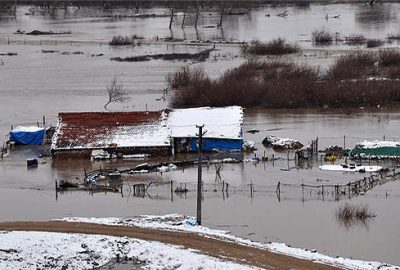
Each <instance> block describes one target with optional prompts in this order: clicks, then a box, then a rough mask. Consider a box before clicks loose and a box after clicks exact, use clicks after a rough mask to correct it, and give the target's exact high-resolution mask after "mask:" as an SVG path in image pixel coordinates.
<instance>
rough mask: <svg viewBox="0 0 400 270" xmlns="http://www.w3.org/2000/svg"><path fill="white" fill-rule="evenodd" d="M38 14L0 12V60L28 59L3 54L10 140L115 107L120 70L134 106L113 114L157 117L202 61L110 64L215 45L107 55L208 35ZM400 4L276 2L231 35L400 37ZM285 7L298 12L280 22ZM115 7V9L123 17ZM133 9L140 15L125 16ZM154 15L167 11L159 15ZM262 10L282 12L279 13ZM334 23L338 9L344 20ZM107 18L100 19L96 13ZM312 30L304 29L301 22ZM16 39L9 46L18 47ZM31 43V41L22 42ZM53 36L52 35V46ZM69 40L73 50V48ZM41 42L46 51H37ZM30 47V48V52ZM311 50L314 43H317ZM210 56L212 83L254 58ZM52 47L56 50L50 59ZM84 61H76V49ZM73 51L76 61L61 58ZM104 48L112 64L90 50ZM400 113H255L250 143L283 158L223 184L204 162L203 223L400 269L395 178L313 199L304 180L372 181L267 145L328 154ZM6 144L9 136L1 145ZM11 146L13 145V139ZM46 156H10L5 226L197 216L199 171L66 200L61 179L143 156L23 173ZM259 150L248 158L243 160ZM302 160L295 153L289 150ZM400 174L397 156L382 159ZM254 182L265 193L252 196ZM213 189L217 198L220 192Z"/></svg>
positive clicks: (226, 172) (28, 150)
mask: <svg viewBox="0 0 400 270" xmlns="http://www.w3.org/2000/svg"><path fill="white" fill-rule="evenodd" d="M28 9H29V8H28V7H22V8H21V9H20V10H19V11H18V16H17V18H11V17H0V53H3V52H16V53H18V55H17V56H0V58H1V59H2V61H3V62H4V65H0V134H2V136H5V135H6V134H7V132H8V130H9V129H10V126H11V125H14V126H16V125H19V124H28V123H36V121H41V119H42V115H45V116H46V117H47V123H48V124H53V125H54V124H55V123H56V117H57V113H58V112H60V111H102V110H103V105H104V103H105V100H106V90H105V88H106V84H107V83H108V82H109V81H110V80H111V79H112V78H113V76H115V75H118V76H119V77H120V78H121V80H122V82H123V83H124V85H125V86H126V88H127V91H128V92H129V96H130V97H131V99H130V100H129V101H128V102H127V103H124V104H115V105H113V106H110V108H111V109H112V110H144V109H145V108H146V105H147V108H148V109H149V110H156V109H161V108H165V107H168V106H169V103H168V99H167V100H166V101H163V100H157V99H159V98H160V97H161V95H162V90H163V89H164V88H165V87H166V83H165V75H166V74H167V73H169V72H173V71H175V70H176V69H178V68H179V67H182V66H186V65H191V64H193V63H191V62H178V61H162V60H154V61H148V62H136V63H118V62H114V61H110V58H111V57H115V56H121V57H124V56H131V55H143V54H148V53H156V52H157V53H160V52H161V53H162V52H196V51H200V50H203V49H204V48H209V47H211V46H212V45H206V46H200V47H199V46H187V45H182V44H179V45H178V44H176V45H172V44H167V43H162V42H154V43H153V44H144V45H142V46H138V47H133V48H126V47H124V48H110V47H109V46H108V45H107V44H106V43H107V41H108V40H110V39H111V37H112V36H113V35H117V34H121V35H128V34H138V35H142V36H144V37H146V38H149V39H153V38H155V37H156V36H159V38H162V37H168V36H171V35H173V37H174V38H183V37H184V36H183V35H185V37H184V38H186V39H198V37H196V33H195V31H194V29H193V27H191V26H190V25H191V24H192V23H193V20H192V18H189V19H188V27H187V28H185V29H184V30H182V29H181V28H180V18H179V17H178V18H177V19H176V20H175V22H174V27H173V30H172V32H170V31H169V30H168V25H167V22H168V18H148V19H137V18H136V19H133V18H126V19H113V18H102V17H100V15H101V14H102V12H100V11H99V10H94V11H93V10H88V9H86V8H84V7H82V8H81V10H75V11H74V10H71V11H70V13H68V14H67V15H64V14H58V15H57V16H56V17H50V16H42V15H34V16H31V15H25V13H26V12H27V11H28ZM399 9H400V4H395V3H393V4H389V3H388V4H381V5H377V6H375V7H373V8H371V7H367V6H364V5H351V4H345V5H344V4H337V5H336V4H335V5H311V6H309V7H306V8H304V7H302V8H299V7H295V6H277V7H270V6H267V7H263V8H257V9H254V10H250V12H249V14H246V15H235V16H226V17H225V19H224V27H223V35H224V39H228V40H229V39H234V40H248V39H259V40H269V39H272V38H276V37H278V36H283V37H285V38H287V39H288V40H293V41H297V42H299V43H302V44H305V46H311V44H310V42H308V41H303V40H309V39H310V33H311V32H312V30H314V29H316V28H320V27H325V28H326V29H329V30H331V31H335V32H336V31H338V32H340V33H343V34H350V33H361V34H364V35H365V36H368V37H379V38H384V37H385V36H386V35H387V34H388V33H398V32H399V31H400V29H399V25H400V24H399V20H400V19H399V18H398V16H399V15H398V14H399V12H398V11H399ZM284 10H288V14H289V16H287V18H286V19H285V18H281V17H277V16H275V14H277V13H279V12H282V11H284ZM123 11H124V10H117V11H115V12H123ZM125 12H133V11H125ZM152 12H165V11H163V10H160V9H154V10H150V11H149V13H152ZM265 14H271V16H270V17H267V16H265ZM326 14H328V16H330V15H332V16H334V15H337V14H340V15H341V16H340V17H341V19H340V20H339V19H333V18H329V19H328V20H326V19H325V16H326ZM94 16H97V17H94ZM217 21H218V14H217V13H216V12H214V11H212V12H211V15H209V13H208V12H207V13H206V12H204V13H203V14H202V17H201V23H200V25H201V27H199V33H198V34H199V35H200V38H201V39H220V38H221V35H222V33H221V30H220V29H216V28H203V26H206V25H213V24H216V22H217ZM300 22H301V23H300ZM17 29H21V30H25V31H31V30H34V29H39V30H62V31H71V32H72V34H71V35H63V36H52V37H29V36H24V35H22V36H21V35H13V34H12V33H13V32H15V31H16V30H17ZM7 37H10V40H11V42H10V44H7V42H8V41H7ZM24 39H25V41H24ZM41 40H42V41H41ZM71 41H72V43H71ZM40 42H42V45H40ZM24 43H25V44H24ZM307 44H308V45H307ZM216 48H217V49H218V50H217V51H214V52H213V54H212V56H211V57H210V59H209V60H208V61H206V62H203V63H196V65H200V66H202V67H203V68H204V69H205V70H206V72H207V73H208V74H210V75H211V76H213V77H216V76H219V75H221V74H222V73H223V72H224V71H225V70H227V69H229V68H231V67H235V66H237V65H239V64H240V63H241V62H243V61H245V59H244V58H243V57H242V56H241V55H240V53H239V48H238V47H237V46H234V45H229V44H228V45H217V46H216ZM42 50H55V51H57V52H54V53H43V52H42ZM78 51H79V52H82V53H83V54H76V55H74V54H73V52H78ZM63 52H69V53H71V54H70V55H63V54H62V53H63ZM98 54H103V55H102V56H92V55H98ZM307 61H310V62H315V61H316V62H324V61H328V62H329V61H332V56H331V55H330V56H328V57H326V59H325V58H318V56H317V57H315V58H309V59H308V60H307ZM399 126H400V113H399V111H398V110H396V109H394V110H388V109H385V108H376V109H375V110H365V109H362V108H359V109H354V110H352V111H289V112H287V111H262V110H245V120H244V126H243V129H244V131H246V130H250V129H258V130H260V132H259V133H256V134H250V133H246V132H245V138H246V139H248V140H253V141H255V142H256V146H257V148H258V150H257V151H256V152H255V153H256V155H258V156H262V155H264V151H265V154H266V155H267V156H268V157H271V155H272V154H274V155H275V156H276V157H280V158H282V159H280V160H277V161H274V162H272V161H269V162H261V163H256V164H255V163H252V162H245V163H240V164H224V165H223V168H222V171H221V179H216V168H215V166H213V165H211V166H209V167H208V168H207V167H204V173H203V178H204V182H205V190H206V191H205V192H204V206H203V223H204V225H206V226H209V227H211V228H217V229H224V230H229V231H231V232H232V233H234V234H235V235H238V236H242V237H246V238H250V239H253V240H257V241H261V242H267V241H279V242H286V243H289V244H290V245H292V246H296V247H303V248H308V249H313V248H315V249H317V250H318V251H320V252H324V253H327V254H329V255H332V256H346V257H352V258H359V259H367V260H378V261H384V262H388V263H393V264H397V265H400V258H399V257H398V250H399V248H400V231H399V230H398V228H399V226H400V209H399V208H398V205H399V203H400V184H399V183H398V182H390V183H387V184H385V185H382V186H379V187H376V188H375V189H374V190H372V191H369V192H368V193H367V194H365V195H364V196H360V197H357V198H352V199H343V200H341V201H339V202H338V201H334V200H332V199H329V198H326V200H324V201H323V200H322V199H321V198H319V197H318V196H315V194H314V196H313V194H311V193H308V191H306V192H305V193H306V194H304V193H303V194H302V190H301V189H299V188H298V186H299V185H300V184H302V183H304V184H315V185H318V184H336V183H347V182H349V181H354V180H358V179H360V178H363V177H364V176H365V175H364V174H359V173H357V174H356V173H341V172H327V171H321V170H319V169H318V164H320V163H321V161H320V160H318V161H317V160H315V161H313V162H312V163H310V164H295V162H294V161H293V160H289V161H288V160H286V158H287V153H286V152H285V153H276V152H273V151H272V150H271V149H267V148H264V146H262V144H261V141H262V139H263V138H264V137H265V136H266V135H267V134H273V135H277V136H282V137H292V138H295V139H298V140H300V141H301V142H302V143H304V144H307V143H309V142H311V140H312V139H314V138H316V137H318V138H319V147H320V148H321V149H322V148H324V147H327V146H329V145H340V146H343V145H345V146H346V147H353V146H354V145H355V143H357V142H359V141H362V140H364V139H368V140H373V139H383V137H385V138H386V139H398V140H399V139H400V134H399ZM2 139H3V137H2ZM4 139H5V137H4ZM43 153H46V149H44V148H43V147H41V146H39V147H18V148H15V149H13V151H12V152H11V156H10V157H9V158H6V159H4V160H2V161H0V213H1V214H0V220H1V221H7V220H47V219H51V218H60V217H65V216H104V217H107V216H121V217H125V216H134V215H140V214H170V213H179V214H185V215H191V216H194V215H195V209H196V200H195V196H196V193H195V192H194V186H195V185H194V183H195V182H196V177H197V169H196V168H185V169H184V170H181V169H180V170H177V171H173V172H168V173H163V174H160V173H153V174H149V175H138V176H131V177H129V178H127V179H125V182H124V187H123V190H122V193H94V194H89V193H87V192H64V193H58V194H56V193H55V191H54V185H55V179H57V180H58V181H60V180H72V181H77V182H79V181H81V180H82V177H83V171H84V169H86V170H93V169H97V168H99V167H100V166H101V167H102V168H104V167H112V168H129V167H133V166H134V165H135V164H137V163H142V162H152V160H146V161H143V160H139V161H112V162H91V161H79V162H78V161H68V162H62V163H59V164H57V163H52V161H51V159H50V158H46V157H45V158H41V159H40V162H39V167H38V168H36V169H29V170H28V169H26V166H25V163H26V159H27V158H30V157H37V156H38V155H39V154H43ZM252 155H253V154H245V157H244V158H245V159H247V158H250V157H251V156H252ZM289 157H290V158H292V157H293V153H289ZM380 165H383V166H392V165H395V164H392V163H391V162H384V163H380ZM171 180H172V181H174V185H175V186H177V185H179V184H182V185H185V184H186V185H187V187H188V189H189V190H190V191H189V192H188V193H187V194H186V195H183V196H177V195H176V194H174V195H173V196H171V193H170V186H169V185H166V184H165V185H162V184H160V185H158V186H155V185H154V186H152V187H151V188H150V189H149V192H148V194H146V196H145V197H144V198H141V197H136V196H133V195H132V193H130V187H131V185H132V184H133V183H138V182H155V183H169V182H170V181H171ZM222 181H223V182H225V183H229V189H228V194H227V193H226V192H225V193H223V192H222V191H221V182H222ZM278 181H280V182H281V183H283V184H291V185H295V186H297V188H296V187H294V188H292V187H287V189H285V188H282V197H281V200H278V198H277V196H276V193H275V192H274V191H275V187H276V185H277V183H278ZM249 183H253V184H254V187H255V193H254V196H250V190H249ZM214 190H216V191H214ZM345 202H350V203H355V204H358V203H365V204H368V206H369V207H370V209H371V210H372V211H374V213H375V214H376V217H375V218H374V219H372V220H370V222H368V223H367V224H356V225H354V226H351V227H346V226H343V224H340V223H339V222H338V221H337V220H336V218H335V211H336V209H337V208H338V207H339V206H340V205H342V204H343V203H345Z"/></svg>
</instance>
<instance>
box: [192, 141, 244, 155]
mask: <svg viewBox="0 0 400 270" xmlns="http://www.w3.org/2000/svg"><path fill="white" fill-rule="evenodd" d="M197 140H198V139H197V138H189V142H190V152H196V151H198V148H197V144H196V142H197ZM242 145H243V140H242V139H239V140H232V139H214V138H204V139H203V151H213V150H220V151H242Z"/></svg>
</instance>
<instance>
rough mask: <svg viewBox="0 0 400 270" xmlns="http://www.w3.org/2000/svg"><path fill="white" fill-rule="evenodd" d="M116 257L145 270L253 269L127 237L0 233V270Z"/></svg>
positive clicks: (91, 263)
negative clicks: (130, 260)
mask: <svg viewBox="0 0 400 270" xmlns="http://www.w3.org/2000/svg"><path fill="white" fill-rule="evenodd" d="M117 257H119V258H120V259H124V258H127V259H128V260H129V259H134V260H135V261H139V262H140V263H141V265H143V268H145V269H178V268H179V269H229V270H236V269H237V270H239V269H256V268H251V267H248V266H244V265H240V264H236V263H232V262H229V261H222V260H220V259H217V258H214V257H210V256H206V255H202V254H200V253H197V252H196V251H195V250H189V249H183V248H181V247H179V246H173V245H166V244H162V243H159V242H152V241H143V240H137V239H132V238H127V237H113V236H105V235H86V234H68V233H50V232H24V231H22V232H17V231H13V232H6V231H3V232H1V231H0V269H2V270H8V269H10V270H11V269H67V268H68V269H93V268H95V267H98V266H101V265H104V264H107V263H108V262H110V261H111V260H113V259H115V258H117Z"/></svg>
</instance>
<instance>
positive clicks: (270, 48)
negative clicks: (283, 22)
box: [241, 38, 300, 55]
mask: <svg viewBox="0 0 400 270" xmlns="http://www.w3.org/2000/svg"><path fill="white" fill-rule="evenodd" d="M241 50H242V53H244V54H253V55H283V54H290V53H297V52H299V51H300V48H299V46H297V45H296V44H289V43H287V42H286V41H285V40H284V39H282V38H278V39H274V40H271V41H269V42H267V43H262V42H252V43H250V44H243V45H242V46H241Z"/></svg>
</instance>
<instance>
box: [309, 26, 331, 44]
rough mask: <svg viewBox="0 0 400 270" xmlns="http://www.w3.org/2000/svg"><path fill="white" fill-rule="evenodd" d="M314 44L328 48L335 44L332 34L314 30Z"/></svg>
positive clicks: (312, 35) (312, 37)
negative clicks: (327, 46)
mask: <svg viewBox="0 0 400 270" xmlns="http://www.w3.org/2000/svg"><path fill="white" fill-rule="evenodd" d="M311 39H312V42H313V43H314V44H315V45H317V46H326V45H331V44H332V43H333V35H332V33H330V32H328V31H326V30H324V29H322V30H314V31H313V32H312V34H311Z"/></svg>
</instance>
